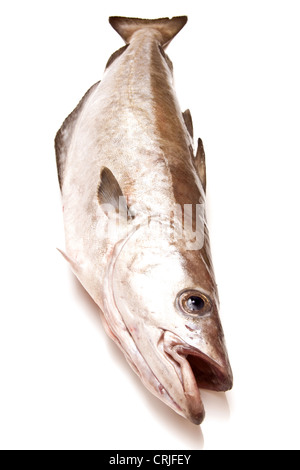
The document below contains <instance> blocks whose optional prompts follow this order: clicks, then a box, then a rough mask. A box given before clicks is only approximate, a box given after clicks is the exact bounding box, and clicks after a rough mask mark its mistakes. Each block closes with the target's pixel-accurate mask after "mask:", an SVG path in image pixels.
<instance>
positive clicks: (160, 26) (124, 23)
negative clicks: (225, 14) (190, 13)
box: [109, 16, 187, 47]
mask: <svg viewBox="0 0 300 470" xmlns="http://www.w3.org/2000/svg"><path fill="white" fill-rule="evenodd" d="M109 22H110V24H111V25H112V27H113V28H114V29H115V30H116V31H117V32H118V33H119V34H120V36H121V37H122V38H123V39H124V41H125V42H126V44H129V43H130V40H131V38H132V35H133V34H134V33H135V32H136V31H138V30H139V29H146V28H148V29H149V28H151V29H156V30H157V31H159V32H160V33H161V45H162V46H163V47H166V46H167V45H168V44H169V42H170V41H172V39H173V38H174V36H176V34H177V33H179V31H180V30H181V29H182V28H183V27H184V25H185V24H186V22H187V16H176V17H174V18H159V19H157V20H144V19H141V18H126V17H122V16H111V17H110V18H109Z"/></svg>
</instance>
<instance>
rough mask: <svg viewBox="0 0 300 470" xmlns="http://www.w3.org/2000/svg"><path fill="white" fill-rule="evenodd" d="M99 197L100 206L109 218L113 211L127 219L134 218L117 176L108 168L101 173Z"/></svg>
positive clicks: (104, 168)
mask: <svg viewBox="0 0 300 470" xmlns="http://www.w3.org/2000/svg"><path fill="white" fill-rule="evenodd" d="M97 197H98V202H99V205H100V206H102V208H103V210H104V212H105V214H106V215H107V216H108V215H109V212H110V211H113V212H114V213H118V214H120V215H122V216H124V217H126V218H127V217H128V216H129V217H133V216H132V214H131V213H130V210H129V209H128V206H127V202H126V198H125V196H124V194H123V192H122V189H121V188H120V185H119V183H118V181H117V179H116V177H115V175H114V174H113V173H112V172H111V170H110V169H109V168H107V167H106V166H105V167H103V168H102V169H101V172H100V183H99V186H98V192H97Z"/></svg>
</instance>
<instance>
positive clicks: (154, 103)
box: [55, 16, 233, 425]
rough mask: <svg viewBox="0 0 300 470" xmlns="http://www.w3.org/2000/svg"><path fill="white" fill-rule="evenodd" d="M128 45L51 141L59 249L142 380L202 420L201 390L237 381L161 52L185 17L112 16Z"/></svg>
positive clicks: (199, 174) (194, 166) (198, 163)
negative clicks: (60, 212) (60, 237)
mask: <svg viewBox="0 0 300 470" xmlns="http://www.w3.org/2000/svg"><path fill="white" fill-rule="evenodd" d="M109 22H110V24H111V26H112V27H113V28H114V29H115V30H116V32H117V33H118V34H119V35H120V36H121V37H122V39H123V40H124V42H125V45H124V46H123V47H121V48H120V49H119V50H117V51H116V52H114V53H113V54H112V56H111V57H110V58H109V60H108V62H107V65H106V68H105V71H104V74H103V78H102V80H101V81H99V82H97V83H95V84H94V85H93V86H92V87H91V88H90V89H89V90H88V91H87V93H86V94H85V95H84V97H83V98H82V99H81V101H80V102H79V104H78V105H77V107H76V108H75V109H74V111H73V112H72V113H71V114H70V115H69V116H68V117H67V118H66V119H65V121H64V122H63V124H62V126H61V128H60V129H59V131H58V132H57V134H56V137H55V153H56V162H57V171H58V180H59V186H60V189H61V197H62V206H63V219H64V230H65V241H66V244H65V251H64V252H63V251H61V252H62V254H63V256H64V257H65V259H66V260H67V261H68V262H69V264H70V267H71V269H72V271H73V272H74V274H75V276H76V277H77V278H78V280H79V281H80V283H81V284H82V286H83V287H84V288H85V290H86V291H87V292H88V293H89V295H90V296H91V297H92V299H93V300H94V301H95V303H96V304H97V305H98V307H99V312H100V315H101V319H102V321H103V325H104V329H105V331H106V333H107V334H108V335H109V337H110V338H111V339H112V340H113V341H114V342H115V343H116V344H117V346H118V347H119V348H120V349H121V351H122V352H123V354H124V356H125V358H126V360H127V362H128V363H129V365H130V366H131V368H132V369H133V370H134V372H135V373H136V374H137V375H138V376H139V378H140V379H141V381H142V382H143V384H144V385H145V387H146V388H147V389H148V390H149V391H150V392H151V393H152V394H154V395H155V396H156V397H157V398H159V399H160V400H162V401H163V402H164V403H165V404H166V405H168V406H169V407H170V408H171V409H172V410H174V411H175V412H176V413H178V414H179V415H181V416H182V417H184V418H186V419H188V420H189V421H191V422H192V423H195V424H197V425H199V424H201V423H202V421H203V419H204V416H205V409H204V405H203V401H202V398H201V389H208V390H214V391H221V392H225V391H227V390H230V389H231V388H232V384H233V377H232V370H231V366H230V362H229V358H228V353H227V349H226V344H225V339H224V332H223V329H222V325H221V321H220V316H219V306H220V302H219V296H218V288H217V284H216V280H215V274H214V268H213V263H212V258H211V249H210V242H209V231H208V227H207V216H206V166H205V153H204V148H203V142H202V140H201V139H200V138H199V139H198V140H197V145H196V146H195V143H194V135H193V122H192V117H191V113H190V111H189V110H186V111H184V112H182V111H181V108H180V105H179V101H178V99H177V96H176V92H175V89H174V81H173V65H172V62H171V59H170V58H169V57H168V55H167V54H166V52H165V50H166V47H167V46H168V45H169V43H170V42H171V41H172V40H173V38H174V37H175V36H176V35H177V34H178V33H179V31H180V30H181V29H182V28H183V27H184V26H185V24H186V22H187V17H186V16H179V17H173V18H159V19H141V18H126V17H118V16H113V17H110V18H109Z"/></svg>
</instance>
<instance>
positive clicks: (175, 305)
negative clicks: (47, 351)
mask: <svg viewBox="0 0 300 470" xmlns="http://www.w3.org/2000/svg"><path fill="white" fill-rule="evenodd" d="M162 225H163V224H161V223H160V222H158V227H159V226H162ZM204 235H205V236H204V240H203V244H202V245H203V246H202V247H201V248H199V249H194V250H190V249H187V247H186V244H185V243H183V242H182V240H181V239H176V237H173V238H172V237H171V239H170V233H163V234H162V233H159V234H158V233H157V226H156V227H155V228H154V227H149V224H148V225H144V226H142V225H140V226H139V227H138V228H137V229H135V230H133V232H132V233H131V234H130V235H129V236H128V237H127V239H126V241H125V242H122V243H121V244H120V246H119V248H118V250H117V252H116V254H115V257H114V260H113V262H112V263H111V266H110V270H109V272H108V275H107V286H108V288H109V289H110V296H109V298H108V297H107V299H108V300H107V302H108V303H109V305H110V308H113V309H114V310H115V312H116V311H117V312H118V315H119V319H121V323H122V327H121V330H122V331H120V328H119V330H118V328H117V327H116V329H115V332H114V335H115V336H117V337H118V341H119V345H120V344H121V348H122V349H123V351H124V353H125V356H126V357H127V359H128V362H129V363H130V364H131V365H132V367H133V368H134V370H135V371H136V372H137V374H138V375H139V376H140V378H141V380H142V381H143V383H144V385H145V386H146V387H147V388H148V389H149V390H150V391H151V392H152V393H154V394H155V395H156V396H158V397H159V398H160V399H161V400H162V401H164V402H165V403H166V404H167V405H169V406H170V407H171V408H172V409H174V410H175V411H176V412H177V413H178V414H180V415H182V416H184V417H186V418H188V419H189V420H190V421H192V422H194V423H195V424H200V423H201V422H202V420H203V418H204V414H205V412H204V407H203V404H202V400H201V396H200V391H199V389H200V388H204V389H210V390H215V391H226V390H229V389H230V388H231V387H232V373H231V368H230V364H229V360H228V356H227V352H226V347H225V342H224V335H223V331H222V326H221V323H220V319H219V313H218V310H219V300H218V293H217V287H216V284H215V280H214V275H213V268H212V263H211V259H210V249H209V239H208V232H207V230H205V234H204ZM119 323H120V322H119ZM121 323H120V324H121ZM117 330H118V331H117ZM124 330H126V334H127V336H124V334H125V333H124ZM121 337H123V338H127V339H125V340H123V341H122V340H121V339H120V338H121Z"/></svg>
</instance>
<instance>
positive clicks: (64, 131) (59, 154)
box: [55, 82, 100, 189]
mask: <svg viewBox="0 0 300 470" xmlns="http://www.w3.org/2000/svg"><path fill="white" fill-rule="evenodd" d="M99 83H100V82H97V83H95V84H94V85H93V86H92V87H91V88H90V89H89V90H88V91H87V92H86V94H85V95H84V96H83V98H82V99H81V100H80V101H79V103H78V105H77V106H76V108H75V109H74V110H73V111H72V113H71V114H69V116H68V117H67V118H66V119H65V120H64V122H63V125H62V126H61V128H60V129H59V131H58V132H57V134H56V137H55V153H56V164H57V173H58V181H59V186H60V189H62V185H63V177H64V170H65V165H66V160H67V154H68V148H69V145H70V142H71V140H72V135H73V132H74V129H75V125H76V123H77V120H78V117H79V116H80V114H81V112H82V110H83V107H84V105H85V103H86V101H87V99H88V98H89V96H90V95H91V94H92V92H93V91H94V90H95V89H96V87H97V86H98V85H99Z"/></svg>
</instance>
